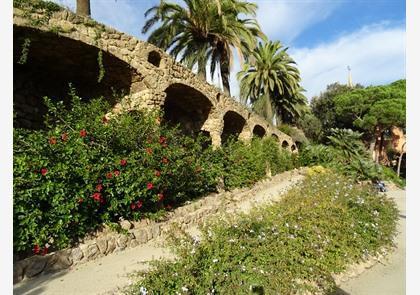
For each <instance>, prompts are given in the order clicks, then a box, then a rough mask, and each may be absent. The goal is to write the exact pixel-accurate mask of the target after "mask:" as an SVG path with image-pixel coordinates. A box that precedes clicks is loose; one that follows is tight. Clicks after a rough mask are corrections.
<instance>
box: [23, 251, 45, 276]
mask: <svg viewBox="0 0 420 295" xmlns="http://www.w3.org/2000/svg"><path fill="white" fill-rule="evenodd" d="M28 260H29V264H28V266H27V267H26V269H25V276H26V277H28V278H32V277H34V276H36V275H37V274H40V273H41V272H42V271H43V270H44V268H45V266H46V265H47V260H48V258H47V257H46V256H39V255H35V256H32V257H31V258H29V259H28Z"/></svg>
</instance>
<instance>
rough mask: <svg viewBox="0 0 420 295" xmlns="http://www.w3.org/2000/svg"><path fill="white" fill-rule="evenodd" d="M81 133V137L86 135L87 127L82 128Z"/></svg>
mask: <svg viewBox="0 0 420 295" xmlns="http://www.w3.org/2000/svg"><path fill="white" fill-rule="evenodd" d="M79 134H80V136H81V137H86V135H87V132H86V130H85V129H82V130H80V133H79Z"/></svg>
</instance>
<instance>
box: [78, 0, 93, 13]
mask: <svg viewBox="0 0 420 295" xmlns="http://www.w3.org/2000/svg"><path fill="white" fill-rule="evenodd" d="M76 4H77V5H76V13H77V14H79V15H86V16H90V0H77V3H76Z"/></svg>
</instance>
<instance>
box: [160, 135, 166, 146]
mask: <svg viewBox="0 0 420 295" xmlns="http://www.w3.org/2000/svg"><path fill="white" fill-rule="evenodd" d="M165 142H166V137H165V136H159V143H160V144H163V143H165Z"/></svg>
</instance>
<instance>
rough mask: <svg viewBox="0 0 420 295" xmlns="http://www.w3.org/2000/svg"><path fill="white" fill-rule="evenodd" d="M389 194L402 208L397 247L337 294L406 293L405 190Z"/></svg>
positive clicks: (396, 294)
mask: <svg viewBox="0 0 420 295" xmlns="http://www.w3.org/2000/svg"><path fill="white" fill-rule="evenodd" d="M388 196H390V197H392V198H394V200H395V201H396V203H397V205H398V208H399V210H400V219H399V222H398V232H399V234H398V236H397V238H396V243H397V249H396V250H395V251H394V252H393V253H391V254H390V256H389V257H388V259H387V260H386V261H383V263H377V264H375V265H374V266H373V267H372V268H370V269H368V270H366V271H364V272H363V273H362V274H361V275H360V276H358V277H356V278H353V279H350V280H349V281H347V282H345V283H343V284H341V285H340V286H339V287H340V290H339V291H338V292H337V294H336V295H345V294H350V295H377V294H378V295H379V294H380V295H403V294H405V237H406V233H405V191H404V190H392V191H389V192H388Z"/></svg>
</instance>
